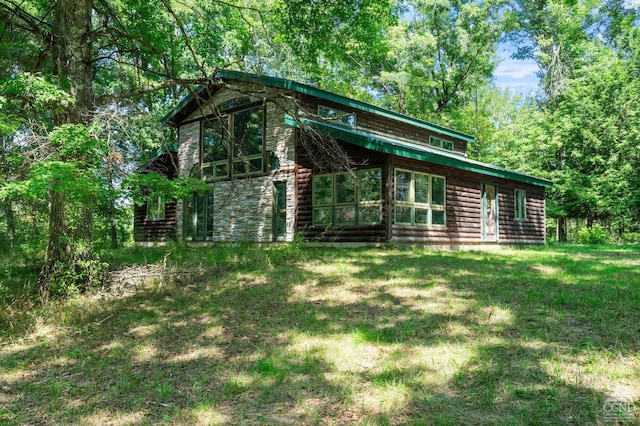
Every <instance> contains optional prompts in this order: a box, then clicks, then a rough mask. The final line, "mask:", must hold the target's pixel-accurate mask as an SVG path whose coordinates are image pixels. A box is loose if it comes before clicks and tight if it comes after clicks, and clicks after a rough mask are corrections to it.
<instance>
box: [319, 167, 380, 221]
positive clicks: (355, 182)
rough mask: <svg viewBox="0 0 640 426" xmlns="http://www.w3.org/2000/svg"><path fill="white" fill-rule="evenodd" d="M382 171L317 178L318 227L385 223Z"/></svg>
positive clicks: (371, 170)
mask: <svg viewBox="0 0 640 426" xmlns="http://www.w3.org/2000/svg"><path fill="white" fill-rule="evenodd" d="M381 181H382V170H381V169H366V170H358V171H357V172H349V173H334V174H326V175H317V176H314V177H313V181H312V183H313V224H314V225H318V226H321V225H338V226H344V225H376V224H379V223H381V221H382V216H381V213H382V185H381Z"/></svg>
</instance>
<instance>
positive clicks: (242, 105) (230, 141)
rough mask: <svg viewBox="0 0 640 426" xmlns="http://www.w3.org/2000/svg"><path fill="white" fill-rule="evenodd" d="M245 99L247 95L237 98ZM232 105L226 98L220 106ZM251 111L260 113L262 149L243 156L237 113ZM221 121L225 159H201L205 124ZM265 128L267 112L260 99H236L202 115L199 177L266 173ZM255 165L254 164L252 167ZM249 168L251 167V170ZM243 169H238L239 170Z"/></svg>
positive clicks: (211, 177) (213, 179) (240, 176)
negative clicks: (236, 101) (222, 169)
mask: <svg viewBox="0 0 640 426" xmlns="http://www.w3.org/2000/svg"><path fill="white" fill-rule="evenodd" d="M239 99H242V100H245V99H246V98H239ZM227 104H232V105H233V99H232V100H230V101H226V102H224V103H222V104H221V106H224V105H227ZM251 110H257V111H259V112H260V115H261V119H260V126H261V129H262V130H261V131H260V132H261V140H260V146H261V152H260V153H257V152H256V153H251V154H248V155H243V154H242V153H239V151H238V149H239V145H240V144H239V140H237V138H236V127H235V125H236V115H237V114H240V113H244V112H248V111H251ZM215 122H218V123H220V133H221V135H222V138H221V140H222V141H223V144H224V147H225V149H226V154H227V155H226V157H227V158H226V159H224V160H222V159H221V160H215V161H207V162H204V161H203V159H204V148H205V143H204V142H205V126H206V124H207V123H215ZM266 128H267V111H266V108H265V104H264V102H262V101H258V102H246V101H243V102H238V104H237V105H235V106H234V107H233V108H228V109H223V108H221V112H220V113H219V114H217V115H211V116H207V117H203V118H202V119H201V120H200V158H199V164H200V176H201V179H203V180H205V181H207V182H212V181H217V180H224V179H230V178H231V179H233V178H242V177H250V176H259V175H262V174H264V173H265V166H266V164H267V160H266ZM254 164H256V166H255V167H254ZM219 167H220V168H221V167H224V169H226V174H223V173H221V174H218V173H217V171H218V170H219ZM251 167H254V168H253V169H252V168H251ZM240 168H242V169H243V170H242V171H240V170H239V169H240ZM206 169H209V170H211V173H206V172H205V170H206Z"/></svg>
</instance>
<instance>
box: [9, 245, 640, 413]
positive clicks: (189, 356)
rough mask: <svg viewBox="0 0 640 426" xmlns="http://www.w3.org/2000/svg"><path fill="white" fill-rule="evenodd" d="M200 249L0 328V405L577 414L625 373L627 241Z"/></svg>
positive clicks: (639, 317)
mask: <svg viewBox="0 0 640 426" xmlns="http://www.w3.org/2000/svg"><path fill="white" fill-rule="evenodd" d="M214 250H215V249H201V250H200V251H198V252H195V253H197V254H194V253H181V254H180V255H181V256H182V257H183V258H182V260H181V261H182V262H184V264H185V265H193V264H194V259H193V258H191V259H189V258H188V257H189V256H194V255H195V256H197V259H198V260H197V261H198V262H199V263H198V265H199V266H200V267H205V268H207V267H209V269H208V271H209V274H208V275H207V274H205V275H204V276H205V277H206V278H205V279H204V280H200V281H198V282H191V283H183V284H180V283H174V284H172V285H169V286H166V287H165V288H157V287H156V288H149V289H147V290H144V291H140V292H138V293H137V294H135V295H133V296H130V297H125V298H121V299H116V300H111V301H104V300H103V301H92V300H90V299H86V298H85V299H77V300H75V301H71V302H69V303H68V304H67V305H66V306H65V307H64V308H63V309H61V310H59V311H56V315H58V317H57V318H56V321H52V323H61V324H63V325H64V327H54V326H53V325H51V326H48V325H47V324H48V322H47V321H44V320H43V324H42V325H41V326H40V327H36V329H39V333H40V334H39V335H37V336H23V337H24V338H25V340H23V341H18V342H16V343H14V344H10V345H5V347H4V348H2V349H0V372H1V373H0V421H1V422H2V423H3V424H5V423H6V424H25V423H27V424H59V423H61V424H98V423H99V424H157V423H163V422H164V423H166V424H207V423H210V424H252V423H258V424H314V423H317V424H352V423H357V424H361V423H369V424H398V423H403V424H406V423H409V424H411V423H413V424H501V425H502V424H581V425H582V424H598V423H601V422H602V412H601V407H602V402H603V401H604V399H605V398H606V396H607V394H606V391H608V390H611V388H614V387H615V386H616V385H617V383H622V382H625V383H630V387H632V388H633V387H637V386H638V385H639V384H640V377H638V373H637V372H636V373H633V371H634V370H629V369H636V370H638V369H639V368H640V359H639V358H638V350H639V349H640V344H639V342H638V339H637V336H638V333H639V332H640V329H638V324H640V313H639V312H638V310H637V306H639V305H640V285H639V283H640V272H638V271H639V269H638V264H637V258H638V251H637V250H632V249H629V250H618V251H614V250H612V251H603V253H602V255H601V256H600V255H599V251H598V250H595V249H594V250H588V251H586V252H584V253H576V252H575V251H573V249H564V248H562V247H560V248H558V247H555V248H553V249H552V250H547V251H545V250H542V251H538V250H523V251H512V252H508V253H506V254H505V253H477V252H468V253H444V252H429V251H405V252H402V251H395V250H389V251H386V250H345V251H329V250H314V251H308V252H305V253H304V254H300V253H293V254H292V255H294V256H303V260H298V259H299V257H298V258H296V259H295V260H296V261H294V262H288V261H287V255H288V254H289V253H284V254H283V253H281V252H277V251H276V252H271V253H272V254H273V256H271V257H270V255H269V253H270V252H269V251H254V250H247V249H243V250H244V251H242V250H241V251H239V252H233V251H228V252H225V253H222V254H220V252H214ZM550 251H552V253H550ZM616 357H617V360H616ZM632 396H633V397H634V398H636V397H637V393H636V394H633V395H632Z"/></svg>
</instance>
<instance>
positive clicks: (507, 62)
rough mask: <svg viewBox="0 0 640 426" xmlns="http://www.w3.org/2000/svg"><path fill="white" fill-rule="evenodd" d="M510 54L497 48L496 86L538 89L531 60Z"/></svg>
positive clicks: (525, 92)
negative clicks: (516, 57) (498, 59)
mask: <svg viewBox="0 0 640 426" xmlns="http://www.w3.org/2000/svg"><path fill="white" fill-rule="evenodd" d="M638 1H640V0H638ZM512 53H513V51H512V50H511V49H509V48H508V46H500V47H499V50H498V56H499V58H500V63H499V64H498V67H497V68H496V70H495V71H494V73H493V75H494V76H495V79H496V84H497V85H498V86H499V87H500V88H503V89H506V88H509V90H511V91H513V92H518V93H521V94H523V95H528V94H530V93H531V92H532V91H535V90H536V89H537V88H538V77H536V71H537V70H538V67H537V65H536V63H535V62H533V61H531V60H526V61H522V60H517V59H511V54H512Z"/></svg>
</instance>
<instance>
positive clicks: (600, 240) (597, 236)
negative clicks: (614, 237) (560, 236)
mask: <svg viewBox="0 0 640 426" xmlns="http://www.w3.org/2000/svg"><path fill="white" fill-rule="evenodd" d="M577 242H578V243H580V244H605V243H606V242H607V232H606V231H605V230H604V229H602V227H601V226H600V225H598V224H596V225H593V226H591V227H587V228H582V229H580V230H579V231H578V235H577Z"/></svg>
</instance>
